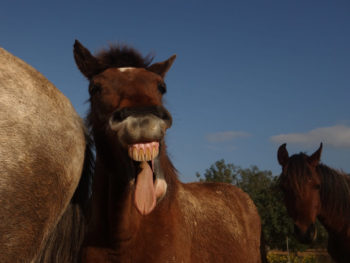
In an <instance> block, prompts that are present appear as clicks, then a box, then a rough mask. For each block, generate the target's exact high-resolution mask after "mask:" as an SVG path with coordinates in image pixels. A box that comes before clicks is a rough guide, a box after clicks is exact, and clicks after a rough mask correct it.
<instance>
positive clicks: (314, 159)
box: [307, 142, 323, 167]
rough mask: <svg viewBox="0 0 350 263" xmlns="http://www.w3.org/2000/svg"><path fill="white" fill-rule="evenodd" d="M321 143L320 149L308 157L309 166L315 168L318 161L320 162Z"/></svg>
mask: <svg viewBox="0 0 350 263" xmlns="http://www.w3.org/2000/svg"><path fill="white" fill-rule="evenodd" d="M322 146H323V145H322V142H321V144H320V147H319V148H318V150H317V151H316V152H314V153H313V154H312V155H311V156H310V157H308V159H307V160H308V162H309V164H310V165H312V166H314V167H316V166H317V165H318V164H319V162H320V160H321V153H322Z"/></svg>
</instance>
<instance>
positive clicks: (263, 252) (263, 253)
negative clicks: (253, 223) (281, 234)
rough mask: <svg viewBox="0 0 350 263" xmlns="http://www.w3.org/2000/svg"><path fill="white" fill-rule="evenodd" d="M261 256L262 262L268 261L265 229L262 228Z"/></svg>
mask: <svg viewBox="0 0 350 263" xmlns="http://www.w3.org/2000/svg"><path fill="white" fill-rule="evenodd" d="M260 257H261V263H268V261H267V252H266V240H265V235H264V231H262V229H261V235H260Z"/></svg>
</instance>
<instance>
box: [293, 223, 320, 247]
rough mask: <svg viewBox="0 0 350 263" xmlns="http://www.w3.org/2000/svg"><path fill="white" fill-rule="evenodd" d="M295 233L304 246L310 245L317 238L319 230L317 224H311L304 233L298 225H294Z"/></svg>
mask: <svg viewBox="0 0 350 263" xmlns="http://www.w3.org/2000/svg"><path fill="white" fill-rule="evenodd" d="M294 233H295V235H296V237H297V239H298V240H299V241H300V242H301V243H303V244H310V243H312V242H313V241H315V239H316V237H317V229H316V226H315V224H311V225H310V226H309V227H308V229H307V230H306V232H302V231H301V230H300V228H299V227H298V226H297V225H294Z"/></svg>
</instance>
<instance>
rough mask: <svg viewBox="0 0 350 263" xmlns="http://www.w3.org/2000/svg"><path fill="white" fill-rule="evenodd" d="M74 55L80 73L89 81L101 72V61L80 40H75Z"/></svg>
mask: <svg viewBox="0 0 350 263" xmlns="http://www.w3.org/2000/svg"><path fill="white" fill-rule="evenodd" d="M73 53H74V59H75V63H76V64H77V66H78V68H79V70H80V72H81V73H83V75H84V76H85V77H87V78H88V79H91V78H92V77H93V76H94V75H96V74H98V73H99V72H100V71H101V66H100V63H99V61H98V60H97V59H96V58H95V57H94V56H93V55H91V53H90V51H89V50H88V49H87V48H85V47H84V46H83V45H82V44H81V43H80V42H79V41H78V40H75V43H74V50H73Z"/></svg>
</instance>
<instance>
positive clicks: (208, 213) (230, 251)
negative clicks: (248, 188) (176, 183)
mask: <svg viewBox="0 0 350 263" xmlns="http://www.w3.org/2000/svg"><path fill="white" fill-rule="evenodd" d="M178 201H179V206H180V207H181V210H182V215H183V218H184V220H185V222H184V223H185V225H186V228H187V231H188V232H189V235H190V238H191V243H190V244H188V246H187V247H188V248H190V249H191V252H190V255H191V259H192V262H237V263H238V262H247V263H248V262H260V252H259V246H260V231H261V226H260V218H259V215H258V213H257V209H256V207H255V205H254V203H253V201H252V200H251V199H250V198H249V196H248V195H247V194H246V193H244V192H243V191H241V190H240V189H238V188H237V187H235V186H232V185H229V184H221V183H191V184H185V185H183V187H181V188H180V189H179V192H178Z"/></svg>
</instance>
